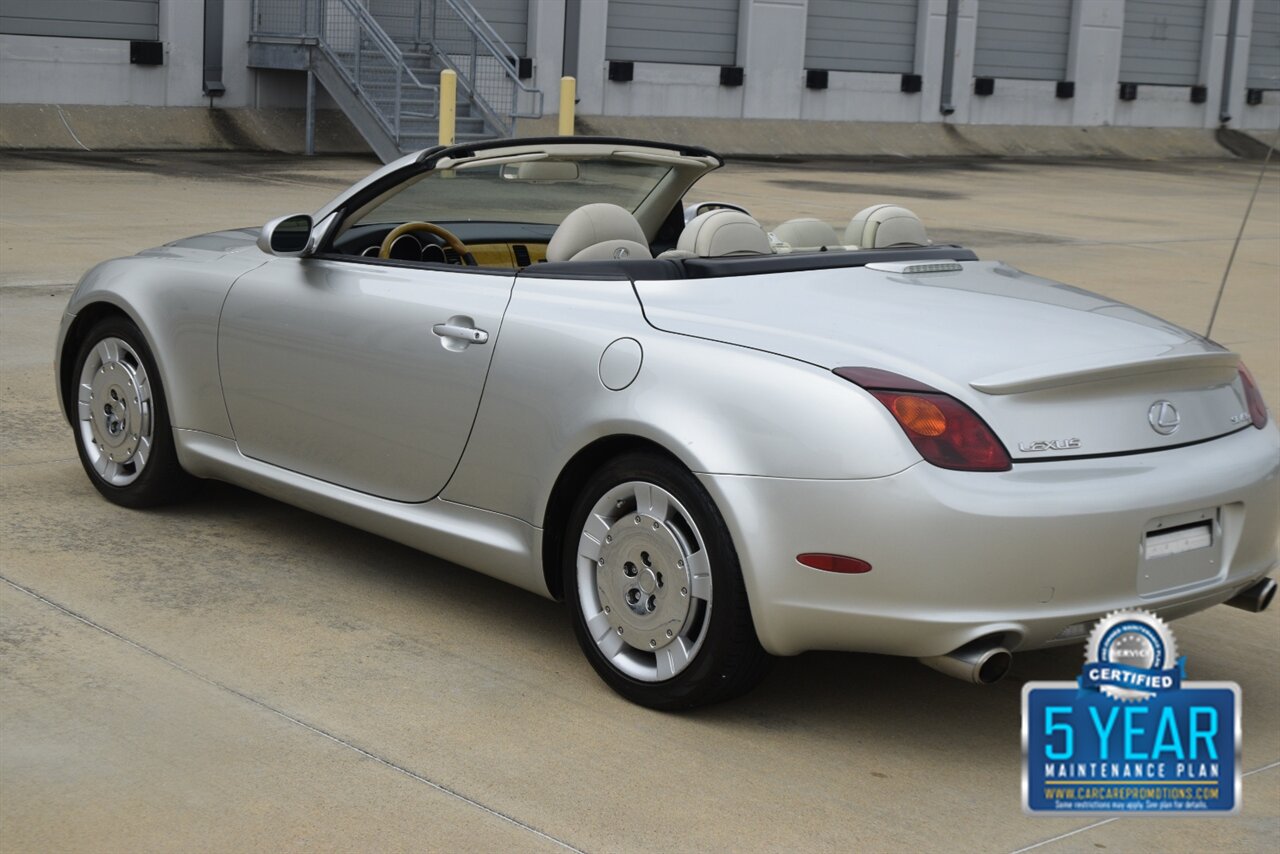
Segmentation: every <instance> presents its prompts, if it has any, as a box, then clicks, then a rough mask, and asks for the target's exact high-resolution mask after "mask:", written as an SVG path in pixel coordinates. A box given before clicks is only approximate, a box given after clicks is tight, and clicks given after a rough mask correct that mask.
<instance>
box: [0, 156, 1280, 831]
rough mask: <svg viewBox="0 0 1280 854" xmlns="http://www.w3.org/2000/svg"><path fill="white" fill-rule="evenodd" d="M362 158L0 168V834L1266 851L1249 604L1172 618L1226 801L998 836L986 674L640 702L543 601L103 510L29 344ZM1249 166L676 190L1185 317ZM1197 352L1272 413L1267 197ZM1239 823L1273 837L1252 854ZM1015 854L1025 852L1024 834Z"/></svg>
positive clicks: (1265, 702) (1272, 202) (1276, 391)
mask: <svg viewBox="0 0 1280 854" xmlns="http://www.w3.org/2000/svg"><path fill="white" fill-rule="evenodd" d="M373 165H374V164H373V163H372V162H370V161H367V160H359V159H319V160H303V159H300V158H281V157H264V156H244V155H226V154H221V155H209V154H184V155H174V154H164V155H158V154H137V155H129V156H118V155H84V156H75V155H69V154H58V155H50V156H44V155H13V154H7V155H0V169H2V170H3V171H2V172H0V388H2V389H3V393H4V398H3V400H4V404H3V406H0V426H2V428H3V429H0V576H2V577H3V582H2V583H0V650H3V655H0V847H2V848H3V849H4V850H6V851H10V850H11V851H35V850H82V851H116V850H131V851H134V850H137V851H148V850H182V851H186V850H211V851H212V850H218V851H225V850H248V849H255V850H256V849H284V850H304V849H307V850H403V849H426V850H477V851H495V850H504V851H505V850H543V849H557V848H563V847H571V848H577V849H580V850H584V851H592V852H597V851H599V852H612V851H666V850H671V851H693V850H740V851H780V850H795V849H809V850H832V851H835V850H867V851H900V850H923V851H955V850H966V851H968V850H972V851H1008V852H1012V851H1020V850H1028V848H1029V847H1033V848H1035V850H1037V851H1084V850H1087V851H1091V852H1096V851H1098V850H1101V849H1111V850H1121V851H1200V850H1209V849H1211V850H1232V851H1262V850H1270V849H1271V847H1272V846H1273V845H1274V841H1275V839H1276V838H1277V837H1278V836H1280V807H1277V804H1278V803H1280V675H1278V673H1277V669H1276V667H1275V663H1274V662H1275V655H1276V649H1277V641H1280V631H1278V630H1280V609H1277V610H1273V611H1272V612H1270V613H1267V614H1264V615H1260V616H1255V615H1249V614H1245V613H1244V612H1241V611H1236V610H1233V609H1227V608H1217V609H1214V610H1211V611H1209V612H1205V613H1203V614H1199V615H1196V616H1194V617H1190V618H1187V619H1185V620H1182V621H1179V622H1178V623H1176V624H1175V625H1174V630H1175V632H1176V634H1177V637H1178V642H1179V646H1180V649H1181V651H1182V652H1184V653H1185V654H1186V655H1187V657H1188V661H1189V670H1190V674H1191V676H1192V677H1193V678H1197V679H1229V680H1234V681H1237V682H1239V683H1240V684H1241V685H1242V687H1243V690H1244V730H1245V745H1244V767H1245V769H1246V771H1248V772H1249V776H1248V777H1247V778H1246V780H1245V784H1244V802H1245V806H1244V811H1243V814H1242V815H1241V816H1238V817H1235V818H1229V819H1130V818H1122V819H1118V820H1110V819H1109V820H1103V821H1100V820H1097V819H1081V818H1075V819H1073V818H1056V817H1055V818H1031V817H1025V816H1023V815H1022V814H1021V811H1020V809H1019V806H1018V785H1019V772H1018V768H1019V748H1018V728H1019V691H1020V688H1021V685H1022V683H1023V682H1025V681H1027V680H1030V679H1068V678H1071V677H1072V676H1073V675H1074V673H1075V672H1076V671H1078V668H1079V662H1080V658H1079V656H1080V649H1079V648H1076V647H1073V648H1069V649H1064V650H1057V651H1053V652H1041V653H1029V654H1024V655H1018V656H1015V660H1014V662H1015V663H1014V670H1013V673H1012V675H1011V676H1010V678H1008V679H1006V680H1005V681H1004V682H1002V683H1000V684H998V685H996V686H993V687H991V688H988V689H979V688H975V687H972V686H967V685H964V684H961V683H959V682H957V681H954V680H951V679H949V678H947V677H945V676H942V675H941V674H938V673H935V672H933V671H931V670H927V669H925V668H923V667H920V666H919V665H917V664H915V663H914V662H911V661H907V660H899V659H893V658H887V657H879V656H864V655H840V654H830V653H812V654H808V655H804V656H800V657H798V658H794V659H785V660H780V661H779V662H778V663H777V666H776V667H775V669H774V671H773V673H772V674H771V675H770V677H769V678H768V679H767V680H766V681H765V683H764V684H763V685H762V686H761V687H760V689H758V690H757V691H756V692H754V693H753V694H751V695H749V696H748V697H745V698H743V699H741V700H739V701H736V702H734V703H732V704H728V705H724V706H720V707H716V708H711V709H704V710H700V711H696V712H693V713H689V714H682V715H668V714H660V713H655V712H650V711H647V710H644V709H640V708H637V707H634V706H631V705H629V704H627V703H625V702H624V701H622V700H620V699H618V698H617V697H615V696H614V695H613V694H612V693H610V692H609V691H608V690H607V689H606V688H605V687H604V686H603V684H601V683H600V682H599V680H598V679H597V678H596V677H595V675H594V673H593V672H592V671H591V670H590V668H589V667H588V666H587V664H586V662H585V660H584V659H583V658H582V656H581V653H580V652H579V650H578V649H577V646H576V644H575V643H574V641H573V637H572V634H571V632H570V630H569V627H568V621H567V615H566V614H565V613H564V611H563V609H562V607H561V606H559V605H557V604H555V603H551V602H547V601H544V600H541V599H539V598H537V597H535V596H532V595H529V594H526V593H523V592H521V591H518V590H515V589H513V588H509V587H506V586H503V585H501V584H499V583H498V582H495V581H492V580H490V579H488V578H485V577H482V576H479V575H476V574H473V573H469V572H466V571H464V570H461V569H458V568H456V567H453V566H451V565H448V564H445V563H443V562H441V561H438V560H436V559H434V558H431V557H429V556H426V555H422V554H420V553H417V552H414V551H411V550H409V549H407V548H404V547H401V546H398V545H395V544H392V543H389V542H387V541H384V540H381V539H379V538H377V537H373V536H370V535H367V534H364V533H361V532H359V531H356V530H354V529H351V528H348V527H346V526H342V525H339V524H336V523H333V522H329V521H327V520H324V519H321V518H319V517H316V516H312V515H310V514H307V513H304V512H302V511H299V510H295V509H293V508H290V507H287V506H285V505H282V504H279V503H276V502H273V501H269V500H267V499H264V498H260V497H258V496H255V495H252V494H250V493H246V492H243V491H241V490H238V489H235V488H232V487H227V486H224V485H219V484H209V485H207V486H206V487H205V488H203V489H202V490H200V491H199V493H198V494H196V495H194V496H193V497H192V499H191V500H190V501H189V502H187V503H185V504H182V505H180V506H177V507H173V508H169V509H165V510H162V511H152V512H130V511H126V510H122V509H120V508H116V507H114V506H111V505H108V504H106V503H105V502H104V501H102V500H101V499H100V498H99V497H98V496H97V493H96V492H94V491H93V489H92V487H91V486H90V485H89V484H88V482H87V480H86V479H85V477H84V474H83V472H81V470H80V467H79V464H78V462H77V461H76V460H75V453H74V448H73V445H72V442H71V436H70V430H69V428H68V427H67V426H66V424H65V422H63V421H62V419H61V417H60V415H59V414H58V413H57V411H56V405H55V402H54V396H53V388H52V379H51V369H50V360H51V347H52V341H53V333H54V329H55V328H56V323H57V319H58V315H59V313H60V311H61V309H62V306H63V305H64V304H65V301H66V299H67V296H68V295H69V292H70V287H69V283H70V282H73V281H74V280H75V278H77V277H78V276H79V274H80V273H81V272H83V270H84V269H85V268H87V267H88V266H90V265H91V264H92V263H93V262H95V261H96V260H99V259H101V258H103V257H108V256H111V255H118V254H127V253H131V252H135V251H137V250H138V249H141V248H144V247H146V246H150V245H154V244H157V243H161V242H164V241H166V240H171V239H174V238H177V237H180V236H184V235H186V234H190V233H195V232H199V231H207V230H211V229H215V228H223V227H228V226H239V225H246V224H254V223H258V222H262V221H265V220H266V219H267V218H269V217H271V216H274V215H277V214H279V213H284V212H288V211H293V210H310V209H314V208H316V207H318V206H319V205H320V204H322V203H323V202H324V201H326V200H327V199H328V198H329V197H330V196H332V195H333V194H334V193H335V192H337V190H338V189H340V188H341V187H342V186H344V185H345V184H346V183H347V182H348V181H350V180H351V179H353V178H354V177H357V176H358V175H360V174H363V173H364V172H365V171H367V170H368V169H370V168H372V167H373ZM1257 168H1258V167H1257V164H1249V163H1236V162H1230V161H1204V162H1193V163H1177V164H1160V163H1151V164H1128V165H1119V164H1112V165H1098V164H1092V165H1091V164H1087V163H1081V162H1063V163H1057V164H1054V163H1040V164H1028V163H1003V162H990V161H982V162H974V161H970V162H955V163H950V164H942V163H916V164H900V165H894V166H868V165H866V164H858V163H853V162H848V163H816V164H791V165H769V164H758V163H744V164H735V165H732V166H731V167H730V168H728V169H726V170H724V171H723V172H722V173H718V174H715V175H712V176H710V177H709V178H708V179H707V180H706V182H705V188H704V190H705V191H701V192H699V193H698V196H699V197H700V198H703V197H705V198H722V199H727V200H733V201H739V202H742V203H745V204H746V206H747V207H748V208H750V209H751V210H752V211H753V212H754V213H755V214H756V215H757V216H758V218H760V219H761V220H762V221H763V222H765V223H766V224H774V223H776V222H779V221H781V220H782V219H786V218H789V217H794V216H819V217H822V218H825V219H829V220H831V221H832V222H833V223H843V221H845V220H847V218H848V217H849V216H850V215H851V214H852V213H853V212H854V211H856V210H858V209H859V208H861V207H863V206H865V205H866V204H870V203H872V202H876V201H886V200H893V201H898V202H900V203H903V204H906V205H907V206H908V207H911V208H912V209H914V210H916V211H917V212H918V213H919V214H920V215H921V216H922V218H923V219H924V220H925V222H926V224H928V225H929V226H930V229H931V232H932V233H933V235H934V236H935V238H937V239H939V240H951V239H958V240H961V241H962V242H965V243H966V244H968V245H970V246H971V247H973V248H974V249H975V250H976V251H977V252H978V253H979V255H980V256H981V257H984V258H1003V259H1004V260H1007V261H1009V262H1010V263H1013V264H1016V265H1017V266H1020V267H1022V268H1024V269H1027V270H1029V271H1031V272H1035V273H1040V274H1043V275H1046V276H1049V277H1051V278H1057V279H1062V280H1065V281H1069V282H1072V283H1073V284H1077V285H1080V286H1082V287H1087V288H1090V289H1092V290H1098V291H1102V292H1104V293H1108V294H1111V295H1114V296H1117V297H1119V298H1121V299H1124V300H1126V301H1128V302H1131V303H1134V304H1136V305H1138V306H1139V307H1142V308H1145V309H1148V310H1151V311H1154V312H1156V313H1158V314H1161V315H1162V316H1165V317H1168V318H1170V319H1172V320H1174V321H1176V322H1179V323H1183V324H1185V325H1188V326H1191V327H1193V328H1201V329H1202V328H1203V325H1204V322H1205V320H1206V319H1207V315H1208V311H1209V307H1210V306H1211V304H1212V301H1213V295H1214V293H1215V291H1216V288H1217V285H1218V281H1219V279H1220V277H1221V274H1222V267H1223V264H1224V263H1225V261H1226V258H1227V255H1228V252H1229V250H1230V246H1231V242H1232V240H1233V239H1234V237H1235V233H1236V229H1237V228H1238V227H1239V223H1240V215H1241V214H1243V211H1244V206H1245V204H1246V202H1247V197H1248V192H1249V191H1250V190H1251V189H1252V186H1253V183H1254V180H1255V178H1256V175H1257ZM1277 173H1280V170H1277V172H1276V173H1272V174H1271V176H1270V177H1269V178H1268V179H1267V182H1266V183H1265V185H1264V189H1263V192H1262V194H1261V195H1260V197H1259V201H1258V204H1257V206H1256V207H1255V209H1254V212H1253V216H1252V218H1251V220H1250V224H1249V227H1248V229H1247V230H1246V232H1245V240H1244V241H1243V243H1242V246H1241V250H1240V253H1239V255H1238V257H1237V259H1236V263H1235V269H1234V272H1233V273H1232V277H1231V280H1230V282H1229V284H1228V293H1227V298H1226V299H1225V300H1224V303H1223V309H1222V314H1221V315H1220V319H1219V322H1218V326H1217V328H1216V330H1215V337H1216V338H1217V339H1218V340H1220V341H1222V342H1223V343H1224V344H1227V345H1228V346H1231V347H1233V348H1234V349H1238V350H1239V351H1240V352H1242V353H1243V354H1244V356H1245V358H1246V360H1247V361H1248V362H1249V363H1250V365H1251V366H1252V367H1253V369H1254V371H1255V373H1256V374H1257V375H1258V377H1259V380H1260V382H1261V384H1262V387H1263V390H1264V393H1265V394H1266V396H1267V398H1268V400H1269V402H1270V403H1271V405H1272V407H1273V411H1274V409H1275V407H1277V406H1278V405H1280V179H1278V178H1277V177H1276V176H1277ZM1268 840H1269V841H1268ZM1037 846H1038V847H1037Z"/></svg>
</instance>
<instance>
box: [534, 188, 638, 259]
mask: <svg viewBox="0 0 1280 854" xmlns="http://www.w3.org/2000/svg"><path fill="white" fill-rule="evenodd" d="M652 257H653V253H652V252H650V251H649V241H648V238H646V237H645V234H644V229H642V228H641V227H640V223H638V222H636V218H635V217H634V216H632V215H631V213H630V212H628V211H627V210H625V209H623V208H620V207H618V206H617V205H610V204H605V203H603V202H599V203H596V204H592V205H583V206H582V207H580V208H578V209H577V210H574V211H571V212H570V213H569V215H568V216H566V217H565V218H564V220H563V221H562V222H561V223H560V225H559V227H557V228H556V232H555V234H553V235H551V242H550V243H548V244H547V260H548V261H607V260H612V259H621V258H652Z"/></svg>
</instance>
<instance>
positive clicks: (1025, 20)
mask: <svg viewBox="0 0 1280 854" xmlns="http://www.w3.org/2000/svg"><path fill="white" fill-rule="evenodd" d="M1070 43H1071V0H982V2H981V3H979V4H978V38H977V44H976V46H975V47H974V55H973V74H974V76H975V77H1008V78H1014V79H1018V80H1066V79H1067V48H1068V46H1069V45H1070Z"/></svg>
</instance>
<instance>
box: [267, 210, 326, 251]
mask: <svg viewBox="0 0 1280 854" xmlns="http://www.w3.org/2000/svg"><path fill="white" fill-rule="evenodd" d="M312 225H313V224H312V222H311V217H310V216H308V215H307V214H290V215H289V216H282V217H277V218H276V219H273V220H271V222H269V223H267V224H266V225H264V226H263V227H262V233H261V234H259V235H258V248H259V249H261V250H262V251H263V252H266V253H267V254H268V255H283V256H286V257H288V256H293V257H298V256H301V255H304V254H306V252H307V249H308V248H309V244H310V242H311V229H312Z"/></svg>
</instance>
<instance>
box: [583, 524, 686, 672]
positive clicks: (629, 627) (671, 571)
mask: <svg viewBox="0 0 1280 854" xmlns="http://www.w3.org/2000/svg"><path fill="white" fill-rule="evenodd" d="M685 557H686V555H685V548H684V546H683V545H682V544H681V542H680V540H679V539H678V538H677V537H676V535H675V533H674V532H673V531H672V529H671V528H670V527H669V526H668V525H666V524H665V523H664V522H663V521H661V520H659V519H656V518H654V517H651V516H648V515H645V514H634V515H628V516H623V517H622V518H621V519H618V520H617V521H615V522H614V523H613V524H612V525H611V526H610V527H609V530H608V533H607V535H606V536H605V541H604V543H602V544H601V549H600V559H599V565H598V567H597V570H596V590H597V591H598V592H599V594H600V602H601V604H602V605H603V606H604V608H605V614H606V616H607V618H608V620H609V624H610V625H611V626H613V628H614V630H615V631H618V633H619V635H620V636H621V637H622V639H623V641H624V642H625V643H627V644H629V645H631V646H634V647H635V648H637V649H642V650H645V651H653V650H655V649H661V648H662V647H664V646H666V645H667V644H668V643H670V642H671V640H672V639H673V638H674V637H677V636H678V635H679V634H680V630H681V628H682V627H683V626H684V623H685V620H686V619H688V617H689V606H690V597H689V596H688V593H687V591H688V586H689V575H688V570H687V569H686V568H685ZM681 591H684V592H683V593H682V592H681Z"/></svg>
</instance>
